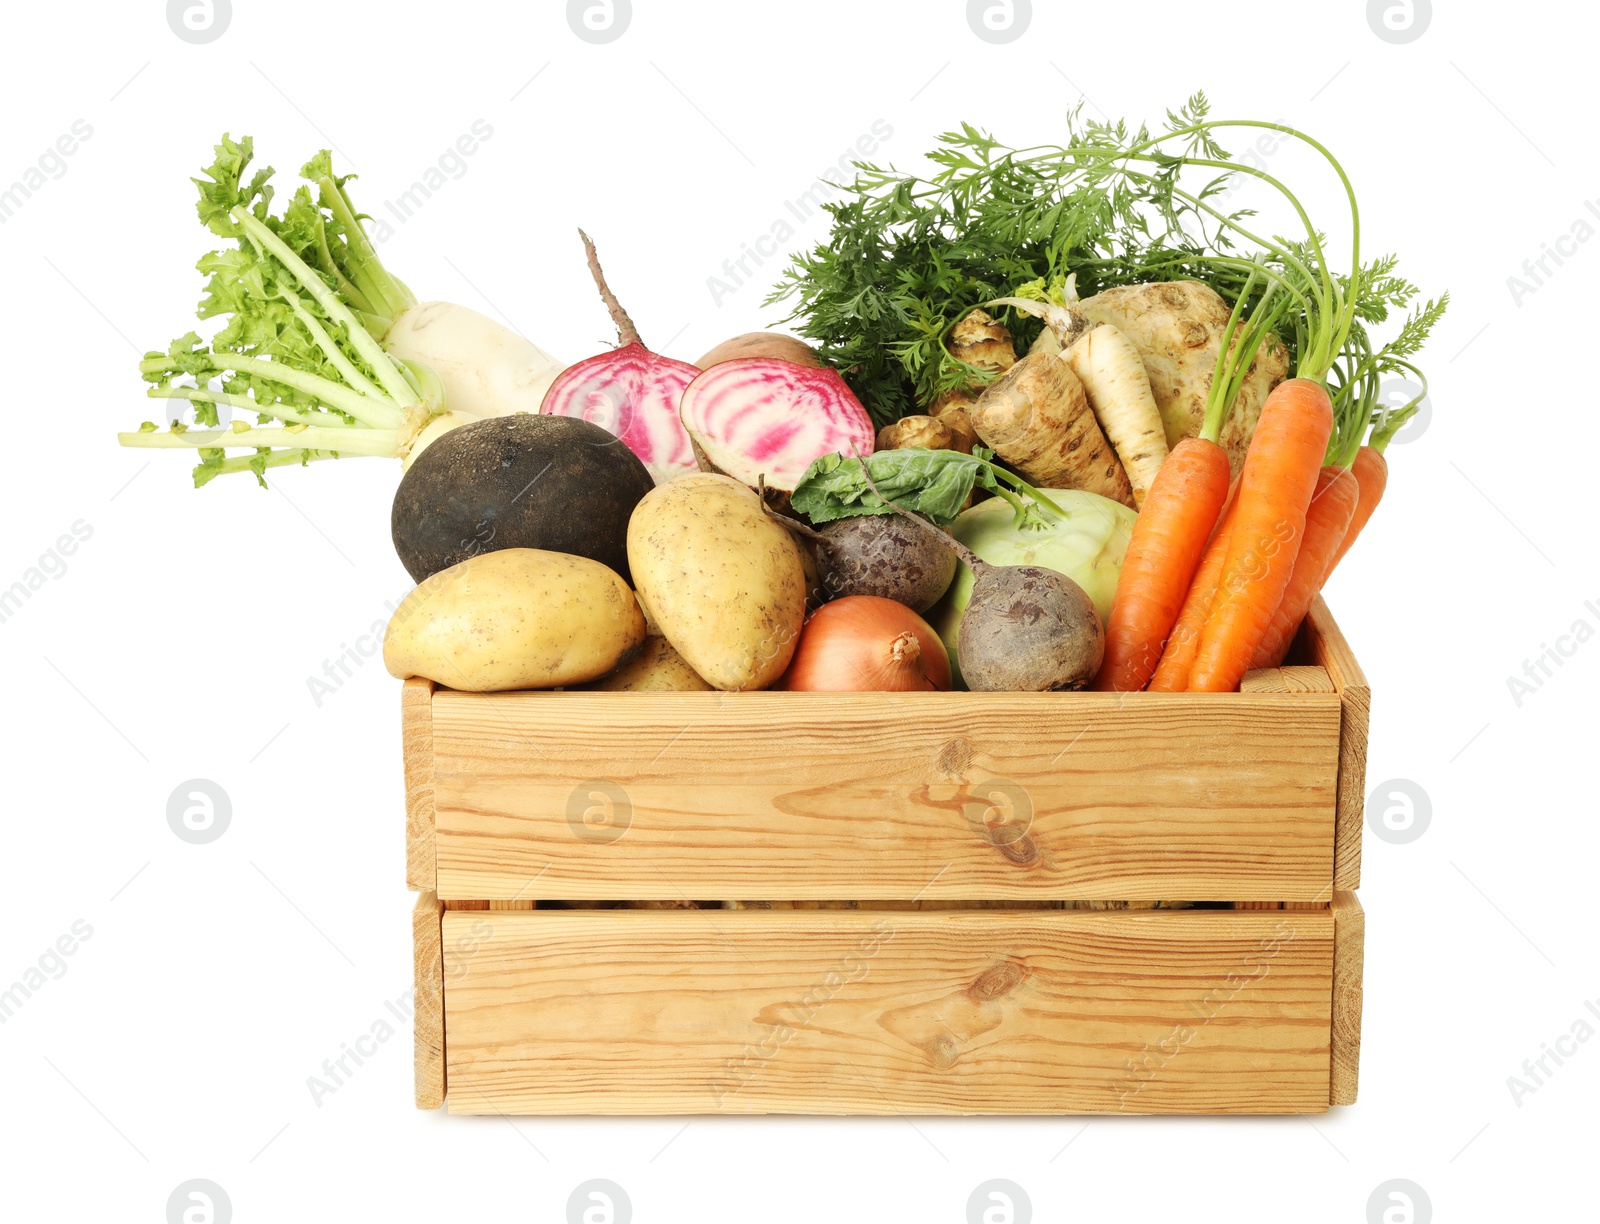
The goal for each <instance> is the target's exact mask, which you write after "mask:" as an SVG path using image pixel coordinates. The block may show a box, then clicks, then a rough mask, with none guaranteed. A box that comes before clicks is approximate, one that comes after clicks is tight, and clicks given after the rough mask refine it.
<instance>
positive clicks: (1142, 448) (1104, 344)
mask: <svg viewBox="0 0 1600 1224" xmlns="http://www.w3.org/2000/svg"><path fill="white" fill-rule="evenodd" d="M1046 330H1047V331H1048V330H1049V329H1048V328H1046ZM1061 360H1062V361H1065V362H1066V363H1067V365H1068V366H1070V367H1071V369H1072V372H1073V373H1074V374H1076V375H1077V376H1078V381H1079V382H1080V383H1082V384H1083V389H1084V391H1085V392H1086V393H1087V394H1088V396H1089V406H1090V407H1091V408H1093V409H1094V417H1095V420H1097V421H1099V422H1100V428H1101V429H1103V430H1104V431H1105V435H1106V437H1107V438H1108V439H1109V440H1110V442H1111V445H1112V447H1113V448H1114V449H1115V450H1116V452H1117V458H1118V459H1120V460H1121V461H1122V470H1123V472H1124V473H1126V474H1127V477H1128V484H1129V485H1130V486H1131V487H1132V489H1133V501H1134V505H1136V506H1143V505H1144V495H1145V494H1146V493H1147V492H1149V490H1150V485H1151V483H1152V482H1154V480H1155V478H1156V473H1157V472H1159V471H1160V470H1161V465H1162V464H1163V463H1165V462H1166V458H1167V439H1166V434H1165V432H1164V425H1163V422H1162V420H1161V410H1160V409H1159V408H1157V407H1156V401H1155V397H1154V396H1153V395H1152V394H1151V392H1150V378H1149V376H1148V375H1147V374H1146V373H1145V369H1144V362H1143V361H1142V360H1141V359H1140V357H1139V350H1138V349H1137V348H1135V347H1134V344H1133V342H1132V341H1131V340H1129V339H1128V338H1127V337H1126V336H1124V335H1123V334H1122V333H1121V332H1119V331H1118V330H1117V329H1116V328H1114V327H1112V326H1111V325H1110V324H1107V323H1101V324H1099V325H1098V326H1096V327H1091V328H1090V329H1089V330H1088V331H1087V332H1085V333H1084V334H1083V335H1082V336H1080V337H1079V338H1078V339H1077V340H1076V341H1074V342H1073V345H1072V347H1071V348H1069V349H1068V350H1067V351H1066V352H1065V353H1063V354H1062V355H1061Z"/></svg>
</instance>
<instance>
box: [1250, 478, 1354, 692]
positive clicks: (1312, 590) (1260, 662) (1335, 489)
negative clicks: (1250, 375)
mask: <svg viewBox="0 0 1600 1224" xmlns="http://www.w3.org/2000/svg"><path fill="white" fill-rule="evenodd" d="M1359 496H1360V486H1359V485H1358V484H1357V483H1356V478H1355V477H1354V476H1352V475H1351V474H1350V471H1349V469H1347V468H1342V467H1331V466H1324V467H1323V469H1322V471H1321V472H1319V473H1318V474H1317V490H1316V492H1315V493H1313V494H1312V495H1311V505H1310V506H1309V507H1308V508H1307V510H1306V532H1305V539H1304V541H1302V543H1301V545H1300V550H1299V552H1297V553H1296V554H1295V558H1294V568H1293V570H1292V571H1291V572H1290V575H1289V585H1288V586H1287V587H1285V588H1284V592H1283V598H1282V599H1281V600H1280V601H1279V603H1278V610H1277V611H1276V612H1274V613H1273V614H1272V620H1271V621H1270V622H1268V624H1267V629H1266V632H1265V633H1263V634H1262V635H1261V644H1260V645H1259V646H1257V647H1256V653H1255V657H1254V658H1252V659H1251V660H1250V666H1251V667H1252V668H1256V667H1277V666H1278V665H1279V664H1280V663H1282V662H1283V656H1284V655H1285V654H1287V653H1288V652H1289V643H1290V642H1292V641H1293V640H1294V635H1295V632H1296V630H1298V629H1299V628H1300V622H1301V621H1302V620H1303V619H1304V618H1305V614H1306V613H1307V612H1309V611H1310V610H1311V601H1312V600H1314V599H1316V597H1317V592H1318V591H1320V590H1322V583H1323V581H1324V580H1325V579H1326V578H1327V576H1328V571H1329V569H1331V568H1332V563H1333V556H1334V553H1335V552H1337V551H1338V548H1339V542H1340V541H1341V540H1343V539H1344V537H1345V534H1346V533H1347V532H1348V530H1349V528H1350V520H1351V518H1352V516H1354V514H1355V512H1356V501H1357V499H1358V497H1359Z"/></svg>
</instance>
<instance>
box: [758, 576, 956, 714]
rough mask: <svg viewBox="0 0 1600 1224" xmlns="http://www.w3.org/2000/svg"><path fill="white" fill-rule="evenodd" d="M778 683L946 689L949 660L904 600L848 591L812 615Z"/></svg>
mask: <svg viewBox="0 0 1600 1224" xmlns="http://www.w3.org/2000/svg"><path fill="white" fill-rule="evenodd" d="M777 687H778V688H780V689H785V690H788V691H790V692H812V693H867V692H884V693H906V692H933V691H938V690H948V689H949V687H950V660H949V658H948V657H947V656H946V655H945V650H944V643H943V642H941V641H940V640H939V635H938V634H937V633H935V632H934V631H933V630H932V629H931V628H930V627H929V626H928V622H927V621H925V620H923V619H922V618H921V617H920V616H918V615H917V614H916V613H915V612H913V611H912V610H911V609H910V608H908V607H906V605H905V604H903V603H899V602H896V601H895V600H893V599H883V598H880V597H879V596H876V595H846V596H845V597H844V598H842V599H836V600H834V601H833V602H832V603H829V604H824V605H823V606H822V607H821V608H818V609H817V611H816V612H814V613H812V615H811V618H810V619H809V620H807V621H806V625H805V629H804V630H803V631H802V632H801V634H800V643H799V645H798V646H797V647H796V648H795V652H794V659H793V661H792V662H791V663H790V664H789V670H788V671H786V672H785V673H784V675H783V679H782V680H780V681H779V682H778V684H777Z"/></svg>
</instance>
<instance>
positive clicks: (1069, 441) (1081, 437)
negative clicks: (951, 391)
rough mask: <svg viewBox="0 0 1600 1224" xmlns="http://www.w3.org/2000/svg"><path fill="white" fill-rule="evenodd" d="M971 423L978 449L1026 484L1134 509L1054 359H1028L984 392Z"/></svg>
mask: <svg viewBox="0 0 1600 1224" xmlns="http://www.w3.org/2000/svg"><path fill="white" fill-rule="evenodd" d="M970 415H971V417H972V426H973V428H974V429H975V430H977V433H978V437H979V438H981V439H982V440H983V443H984V445H985V446H990V447H993V448H994V452H995V453H996V454H997V455H999V456H1000V458H1002V459H1004V460H1005V461H1006V462H1007V463H1008V464H1010V465H1011V467H1013V468H1015V469H1016V471H1017V472H1018V473H1019V474H1020V475H1021V476H1022V477H1023V479H1025V480H1027V481H1028V482H1029V483H1030V484H1034V485H1038V486H1039V487H1041V488H1047V489H1085V490H1087V491H1088V492H1090V493H1098V494H1100V495H1101V496H1102V497H1109V498H1111V499H1112V500H1113V501H1119V502H1122V503H1123V505H1126V506H1131V505H1133V492H1132V490H1131V489H1130V488H1129V485H1128V477H1127V475H1126V473H1124V472H1123V470H1122V464H1121V463H1120V462H1119V461H1118V459H1117V456H1116V455H1115V453H1114V452H1113V451H1112V449H1111V446H1110V444H1109V443H1108V442H1107V441H1106V437H1105V434H1104V433H1102V432H1101V429H1100V425H1099V423H1098V422H1097V421H1096V420H1095V418H1094V412H1093V410H1092V409H1091V408H1090V407H1089V399H1088V396H1086V395H1085V394H1084V391H1083V384H1082V383H1080V382H1079V381H1078V377H1077V375H1076V374H1074V373H1073V372H1072V370H1071V368H1070V367H1069V366H1068V365H1067V363H1066V362H1064V361H1062V360H1060V359H1059V358H1058V357H1056V356H1054V355H1050V354H1044V353H1030V354H1029V355H1028V356H1027V357H1024V358H1023V359H1022V360H1021V361H1019V362H1017V363H1016V364H1015V365H1013V366H1012V367H1011V368H1010V369H1009V370H1007V371H1006V372H1005V373H1004V374H1002V375H1001V376H1000V377H999V378H998V379H996V380H995V381H994V382H992V383H990V384H989V385H988V387H986V388H985V389H984V392H983V395H982V396H980V397H979V399H978V402H977V404H976V405H975V406H974V407H973V408H972V410H971V414H970Z"/></svg>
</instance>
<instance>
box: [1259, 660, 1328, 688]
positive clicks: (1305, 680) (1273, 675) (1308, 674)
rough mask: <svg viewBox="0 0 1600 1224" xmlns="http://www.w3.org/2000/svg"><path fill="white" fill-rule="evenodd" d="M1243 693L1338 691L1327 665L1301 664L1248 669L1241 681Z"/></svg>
mask: <svg viewBox="0 0 1600 1224" xmlns="http://www.w3.org/2000/svg"><path fill="white" fill-rule="evenodd" d="M1239 691H1240V692H1241V693H1336V692H1338V690H1337V689H1336V688H1334V687H1333V677H1332V676H1330V675H1328V671H1327V669H1326V668H1325V667H1321V666H1318V665H1311V666H1305V665H1299V666H1293V667H1263V668H1260V669H1259V670H1256V671H1248V672H1245V674H1244V679H1243V680H1241V681H1239Z"/></svg>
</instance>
